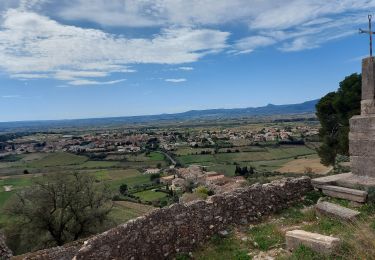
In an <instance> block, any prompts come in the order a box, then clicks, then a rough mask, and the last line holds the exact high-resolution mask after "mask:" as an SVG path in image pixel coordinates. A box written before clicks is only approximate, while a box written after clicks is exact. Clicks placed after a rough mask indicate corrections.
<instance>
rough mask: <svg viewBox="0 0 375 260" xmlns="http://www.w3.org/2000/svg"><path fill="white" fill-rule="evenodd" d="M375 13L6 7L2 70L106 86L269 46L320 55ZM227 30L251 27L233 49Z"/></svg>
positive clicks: (242, 4)
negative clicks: (150, 30) (155, 69)
mask: <svg viewBox="0 0 375 260" xmlns="http://www.w3.org/2000/svg"><path fill="white" fill-rule="evenodd" d="M52 3H53V4H54V5H53V9H51V8H50V7H51V5H50V4H52ZM44 7H45V8H44ZM47 7H49V8H47ZM374 7H375V0H366V1H358V0H331V1H327V0H314V1H312V0H290V1H285V0H231V1H228V0H189V1H185V0H111V1H107V0H90V1H87V0H60V1H58V2H57V1H56V2H55V1H52V0H1V1H0V13H1V14H2V16H1V18H0V60H1V61H2V62H1V63H0V69H1V70H3V71H6V72H8V74H9V75H10V77H12V78H18V79H23V80H27V79H40V78H53V79H57V80H61V81H66V82H67V84H72V85H83V84H89V85H95V84H105V82H111V79H112V78H111V75H112V74H113V73H130V72H135V71H136V70H135V69H133V67H132V66H135V65H136V64H139V63H152V64H172V65H183V64H187V63H192V62H196V61H198V60H200V59H201V58H202V57H204V56H206V55H208V54H213V53H218V52H221V51H223V50H226V51H227V53H230V54H246V53H251V52H253V51H254V50H256V49H257V48H261V47H267V46H276V48H277V49H279V50H280V51H301V50H306V49H312V48H317V47H320V46H321V45H322V44H324V43H325V42H327V41H332V40H336V39H340V38H343V37H347V36H348V35H351V34H354V33H356V30H355V29H356V28H357V27H359V25H360V24H365V23H366V15H364V13H367V11H368V10H371V8H374ZM10 8H12V9H10ZM52 11H53V17H55V16H59V17H60V18H62V20H63V21H64V20H71V21H77V20H85V21H90V22H94V23H97V24H100V25H103V28H107V27H106V26H121V27H154V29H155V31H156V33H155V34H154V35H149V36H144V35H143V36H142V38H141V37H138V38H134V37H129V36H126V35H122V34H112V33H106V32H105V31H104V30H99V29H87V28H80V27H78V26H72V25H64V24H62V23H59V22H57V21H56V20H53V19H51V18H49V17H48V16H47V15H48V13H49V12H52ZM41 13H43V14H45V15H42V14H41ZM73 24H74V23H73ZM223 24H231V25H233V24H235V25H242V26H244V27H245V26H247V28H248V33H247V35H245V36H244V37H243V38H242V39H231V41H232V42H233V44H232V45H229V44H228V40H229V37H230V33H229V32H224V31H221V30H220V29H217V28H219V27H221V26H222V25H223ZM226 28H227V27H226ZM229 28H230V27H229ZM192 69H193V67H179V68H178V70H185V71H189V70H192ZM100 79H104V80H100Z"/></svg>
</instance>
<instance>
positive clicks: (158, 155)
mask: <svg viewBox="0 0 375 260" xmlns="http://www.w3.org/2000/svg"><path fill="white" fill-rule="evenodd" d="M147 157H148V158H150V160H151V161H163V160H164V154H161V153H157V152H151V153H150V154H149V155H147Z"/></svg>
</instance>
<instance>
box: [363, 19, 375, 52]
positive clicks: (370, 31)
mask: <svg viewBox="0 0 375 260" xmlns="http://www.w3.org/2000/svg"><path fill="white" fill-rule="evenodd" d="M371 19H372V15H371V14H369V15H368V31H367V30H362V29H359V33H368V34H369V35H370V57H372V35H373V34H375V32H373V31H372V30H371Z"/></svg>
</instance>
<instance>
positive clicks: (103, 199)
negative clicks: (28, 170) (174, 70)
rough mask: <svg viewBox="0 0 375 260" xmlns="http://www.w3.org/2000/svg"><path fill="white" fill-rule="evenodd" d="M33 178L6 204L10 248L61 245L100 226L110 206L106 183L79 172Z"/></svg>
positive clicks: (96, 230) (101, 226)
mask: <svg viewBox="0 0 375 260" xmlns="http://www.w3.org/2000/svg"><path fill="white" fill-rule="evenodd" d="M33 182H34V183H33V185H32V186H31V187H30V188H28V189H25V190H22V191H20V192H18V193H16V196H14V198H13V199H12V200H11V201H9V203H8V204H7V206H6V213H7V214H8V215H9V216H10V218H9V219H10V220H11V221H12V225H11V226H10V227H9V228H8V230H7V233H8V234H9V235H10V237H12V239H13V241H11V243H10V246H13V248H12V249H15V251H19V250H20V247H21V248H22V249H23V250H26V251H27V250H33V249H39V248H43V247H46V246H54V245H58V246H60V245H62V244H64V243H66V242H69V241H73V240H77V239H79V238H82V237H86V236H88V235H90V234H94V233H96V232H98V231H101V230H102V229H103V227H104V224H105V223H106V221H107V220H108V214H109V213H110V211H111V209H112V201H111V197H112V196H111V193H110V191H109V189H108V187H106V186H105V185H101V184H97V183H95V179H94V178H93V177H91V176H88V175H84V174H78V173H72V174H49V175H45V176H43V177H41V178H37V179H35V180H34V181H33Z"/></svg>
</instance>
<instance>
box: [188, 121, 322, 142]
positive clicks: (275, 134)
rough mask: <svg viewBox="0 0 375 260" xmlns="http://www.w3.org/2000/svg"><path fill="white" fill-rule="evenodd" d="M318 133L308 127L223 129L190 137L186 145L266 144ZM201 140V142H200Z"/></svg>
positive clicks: (204, 131)
mask: <svg viewBox="0 0 375 260" xmlns="http://www.w3.org/2000/svg"><path fill="white" fill-rule="evenodd" d="M318 133H319V129H318V127H312V126H308V125H303V126H295V127H289V126H286V127H284V128H280V127H266V128H263V129H260V130H238V129H236V130H234V129H223V130H220V131H207V130H203V131H202V132H200V133H198V134H196V135H194V136H190V137H189V138H188V143H189V145H190V146H192V147H194V146H199V145H200V144H201V143H202V142H206V143H208V144H210V143H211V144H212V143H214V141H213V140H241V139H244V140H245V139H246V140H249V141H252V142H268V141H278V140H279V141H286V140H290V139H291V138H293V137H297V138H300V137H301V136H305V137H306V136H314V135H317V134H318ZM202 140H203V141H202Z"/></svg>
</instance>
